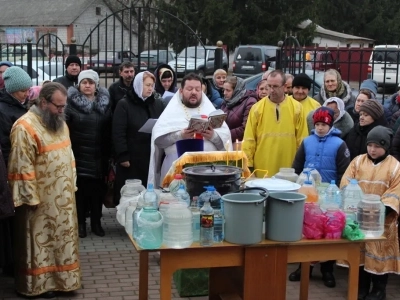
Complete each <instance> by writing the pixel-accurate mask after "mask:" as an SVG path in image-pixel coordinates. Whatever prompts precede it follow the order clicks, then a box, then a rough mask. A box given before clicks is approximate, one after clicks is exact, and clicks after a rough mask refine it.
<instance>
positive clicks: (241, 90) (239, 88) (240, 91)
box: [224, 77, 246, 108]
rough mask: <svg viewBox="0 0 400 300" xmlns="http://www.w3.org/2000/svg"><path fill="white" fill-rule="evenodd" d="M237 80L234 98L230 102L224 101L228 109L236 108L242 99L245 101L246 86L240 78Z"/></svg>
mask: <svg viewBox="0 0 400 300" xmlns="http://www.w3.org/2000/svg"><path fill="white" fill-rule="evenodd" d="M236 78H237V83H236V86H235V89H234V90H233V93H232V98H231V99H230V100H226V99H224V101H225V104H226V107H228V108H232V107H234V106H235V105H236V104H237V103H238V102H239V101H240V100H241V99H243V96H244V95H245V94H246V86H245V83H244V80H243V79H242V78H239V77H236Z"/></svg>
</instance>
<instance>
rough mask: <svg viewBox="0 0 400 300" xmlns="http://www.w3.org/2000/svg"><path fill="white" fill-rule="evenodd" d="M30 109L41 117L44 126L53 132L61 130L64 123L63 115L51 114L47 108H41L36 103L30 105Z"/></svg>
mask: <svg viewBox="0 0 400 300" xmlns="http://www.w3.org/2000/svg"><path fill="white" fill-rule="evenodd" d="M31 110H32V111H33V112H34V113H36V114H37V115H38V116H39V117H41V118H42V122H43V123H44V125H45V127H46V128H47V129H48V130H50V131H51V132H53V133H59V132H62V131H63V129H64V124H65V115H64V113H62V114H53V113H52V112H51V111H50V110H49V109H41V108H39V107H37V106H36V105H34V106H32V107H31Z"/></svg>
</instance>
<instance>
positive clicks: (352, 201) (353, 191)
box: [342, 179, 364, 221]
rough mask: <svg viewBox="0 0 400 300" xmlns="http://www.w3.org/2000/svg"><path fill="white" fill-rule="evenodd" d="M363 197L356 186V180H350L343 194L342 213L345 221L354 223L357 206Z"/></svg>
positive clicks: (359, 188)
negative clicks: (344, 215) (348, 220)
mask: <svg viewBox="0 0 400 300" xmlns="http://www.w3.org/2000/svg"><path fill="white" fill-rule="evenodd" d="M363 197H364V193H363V191H362V190H361V187H360V186H359V185H358V182H357V179H351V180H350V183H349V184H348V185H347V187H346V188H345V189H344V192H343V208H342V209H343V211H344V213H345V214H346V218H347V219H351V220H354V221H356V219H357V205H358V203H359V202H360V201H361V200H362V198H363Z"/></svg>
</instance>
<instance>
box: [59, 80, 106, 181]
mask: <svg viewBox="0 0 400 300" xmlns="http://www.w3.org/2000/svg"><path fill="white" fill-rule="evenodd" d="M65 115H66V122H67V125H68V128H69V131H70V139H71V144H72V150H73V152H74V155H75V162H76V171H77V175H78V176H81V177H90V178H97V179H100V178H104V176H105V174H106V172H107V163H108V160H109V158H110V156H111V107H110V97H109V94H108V91H107V90H106V89H105V88H99V89H98V92H97V96H96V99H95V100H94V101H91V100H88V99H87V98H86V97H85V96H84V95H83V94H81V93H80V92H79V91H78V89H77V88H76V87H70V88H69V89H68V106H67V109H66V111H65Z"/></svg>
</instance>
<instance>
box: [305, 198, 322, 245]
mask: <svg viewBox="0 0 400 300" xmlns="http://www.w3.org/2000/svg"><path fill="white" fill-rule="evenodd" d="M327 220H328V217H327V216H326V215H325V214H324V213H323V212H322V210H321V209H320V208H319V206H318V205H317V204H315V203H306V204H305V207H304V221H303V236H304V237H305V238H306V239H310V240H317V239H322V238H323V237H324V234H325V225H326V222H327Z"/></svg>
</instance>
